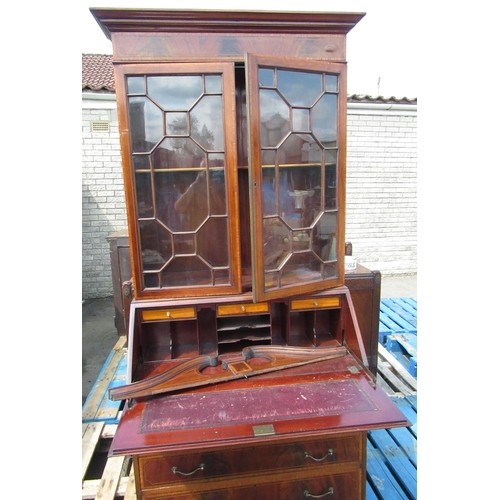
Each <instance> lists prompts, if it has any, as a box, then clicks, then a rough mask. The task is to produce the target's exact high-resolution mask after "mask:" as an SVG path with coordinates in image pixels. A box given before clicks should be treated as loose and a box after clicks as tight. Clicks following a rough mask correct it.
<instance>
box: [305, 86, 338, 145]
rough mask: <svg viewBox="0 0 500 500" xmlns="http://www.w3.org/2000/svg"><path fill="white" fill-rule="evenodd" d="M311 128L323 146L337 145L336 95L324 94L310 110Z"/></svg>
mask: <svg viewBox="0 0 500 500" xmlns="http://www.w3.org/2000/svg"><path fill="white" fill-rule="evenodd" d="M311 118H312V130H313V133H314V135H315V136H316V137H317V138H318V140H319V141H320V142H321V143H322V144H323V146H324V147H330V148H331V147H335V146H337V96H336V95H334V94H325V95H324V96H323V97H322V98H321V99H320V100H319V101H318V103H317V104H316V105H315V106H314V108H313V109H312V111H311Z"/></svg>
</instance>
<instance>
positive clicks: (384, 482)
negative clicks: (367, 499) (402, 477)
mask: <svg viewBox="0 0 500 500" xmlns="http://www.w3.org/2000/svg"><path fill="white" fill-rule="evenodd" d="M366 457H367V460H366V474H367V478H366V479H367V482H368V483H369V484H370V486H371V488H372V489H373V491H374V492H375V494H376V495H377V496H378V497H379V498H382V499H383V500H401V499H407V498H408V496H407V494H406V493H405V491H404V490H403V489H402V488H401V485H400V484H399V483H398V481H397V480H396V479H395V478H394V476H393V475H392V473H391V471H390V470H389V469H388V467H387V465H386V462H385V460H384V458H383V456H382V454H381V453H380V450H377V449H376V448H375V447H374V446H373V445H372V444H371V442H370V441H369V440H368V441H367V444H366Z"/></svg>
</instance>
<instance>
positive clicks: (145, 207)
mask: <svg viewBox="0 0 500 500" xmlns="http://www.w3.org/2000/svg"><path fill="white" fill-rule="evenodd" d="M135 188H136V192H137V215H138V217H140V218H147V217H153V215H154V213H153V193H152V186H151V174H149V173H140V174H136V176H135Z"/></svg>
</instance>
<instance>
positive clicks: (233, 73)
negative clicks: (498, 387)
mask: <svg viewBox="0 0 500 500" xmlns="http://www.w3.org/2000/svg"><path fill="white" fill-rule="evenodd" d="M91 11H92V13H93V15H94V17H95V18H96V20H97V22H98V23H99V25H100V26H101V28H102V29H103V31H104V32H105V34H106V35H107V36H108V37H109V38H110V39H111V41H112V44H113V65H114V74H115V85H116V98H117V107H118V121H119V128H120V144H121V149H122V162H123V176H124V186H125V198H126V205H127V219H128V243H129V246H130V271H131V275H132V276H131V287H130V290H129V292H130V293H129V295H130V297H131V300H130V301H129V303H128V305H127V308H126V312H127V321H126V324H127V328H128V331H127V335H128V373H127V384H126V385H125V386H122V387H120V388H115V389H112V390H111V391H110V395H111V397H112V398H113V399H123V400H125V401H126V404H125V408H124V412H123V416H122V418H121V420H120V423H119V426H118V429H117V432H116V435H115V438H114V440H113V443H112V446H111V450H110V454H111V455H123V454H125V455H130V456H132V457H133V464H134V472H135V480H136V486H137V495H138V498H140V499H153V498H154V499H175V498H185V499H248V498H254V497H256V496H260V497H261V498H263V499H273V500H274V499H281V498H282V499H287V500H289V499H295V498H324V497H325V498H328V497H329V498H338V499H361V498H364V496H365V481H366V436H367V432H368V431H369V430H370V429H376V428H384V427H391V426H401V425H406V424H407V422H406V419H405V418H404V416H403V415H402V414H401V413H400V412H399V410H398V409H397V408H396V407H395V405H393V404H392V402H391V401H390V400H389V398H388V397H387V396H386V395H385V394H384V393H383V391H381V390H380V389H379V388H377V386H376V384H375V380H374V376H373V374H372V372H373V371H374V370H373V363H374V362H373V357H375V358H376V356H374V346H373V344H370V341H371V340H370V339H369V340H367V338H366V335H365V334H364V333H363V332H364V331H368V330H370V331H373V321H374V320H373V318H374V314H373V311H374V308H373V306H374V304H373V294H372V300H371V301H370V300H368V299H364V298H363V299H360V297H362V294H360V293H358V296H357V297H356V296H355V293H354V290H355V289H356V283H357V281H356V279H355V277H353V279H352V280H351V282H352V283H353V286H352V287H351V288H353V294H351V291H350V288H349V287H348V286H346V281H348V280H346V276H345V272H344V254H345V205H346V200H345V178H346V106H347V86H346V78H347V69H346V47H345V46H346V35H347V33H348V32H349V31H350V30H351V29H352V28H353V27H354V26H355V25H356V24H357V22H358V21H360V20H361V19H362V17H363V14H357V13H327V12H324V13H307V12H243V11H214V10H211V11H209V10H207V11H183V10H139V9H91ZM353 296H355V297H354V300H353ZM355 303H356V304H355ZM360 325H361V326H360ZM367 350H368V353H367ZM375 363H376V361H375ZM375 366H376V365H375ZM370 368H371V369H372V370H371V371H370Z"/></svg>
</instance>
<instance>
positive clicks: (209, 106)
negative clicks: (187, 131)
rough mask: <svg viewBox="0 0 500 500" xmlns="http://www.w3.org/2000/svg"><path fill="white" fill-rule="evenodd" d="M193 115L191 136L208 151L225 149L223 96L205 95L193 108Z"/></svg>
mask: <svg viewBox="0 0 500 500" xmlns="http://www.w3.org/2000/svg"><path fill="white" fill-rule="evenodd" d="M190 115H191V136H192V137H193V139H195V140H196V141H197V142H198V143H199V144H200V146H201V147H202V148H204V149H205V150H208V151H221V150H223V149H224V129H223V126H222V125H223V119H222V97H221V96H218V95H217V96H215V95H214V96H205V97H203V98H202V99H201V100H200V101H199V102H198V103H197V104H196V106H195V107H194V108H193V110H192V111H191V113H190Z"/></svg>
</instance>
